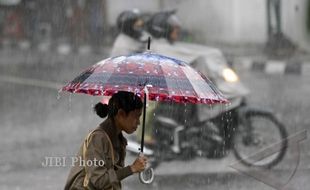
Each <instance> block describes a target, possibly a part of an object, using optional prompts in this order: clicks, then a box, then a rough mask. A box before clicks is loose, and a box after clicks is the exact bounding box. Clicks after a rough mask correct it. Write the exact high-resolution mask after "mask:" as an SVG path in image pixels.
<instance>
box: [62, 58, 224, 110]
mask: <svg viewBox="0 0 310 190" xmlns="http://www.w3.org/2000/svg"><path fill="white" fill-rule="evenodd" d="M145 86H147V91H148V97H147V98H148V99H149V100H154V101H173V102H178V103H203V104H213V103H226V102H227V100H226V99H225V98H224V97H223V95H222V94H221V93H220V92H219V91H218V90H217V89H216V87H215V86H214V85H213V84H212V82H211V81H210V80H208V79H207V77H206V76H204V75H202V74H201V73H199V72H198V71H195V70H194V69H193V68H192V67H190V66H189V65H188V64H186V63H185V62H183V61H180V60H177V59H174V58H170V57H166V56H163V55H159V54H155V53H151V52H145V53H139V54H132V55H127V56H118V57H112V58H108V59H105V60H103V61H100V62H98V63H97V64H95V65H93V66H91V67H90V68H88V69H87V70H85V71H84V72H83V73H82V74H80V75H79V76H78V77H76V78H75V79H74V80H73V81H71V82H70V83H68V84H67V85H65V86H64V87H63V88H62V89H61V90H62V91H68V92H72V93H85V94H89V95H94V96H111V95H113V94H114V93H116V92H117V91H129V92H134V93H136V94H139V95H140V96H141V97H143V96H144V94H145V93H144V88H145Z"/></svg>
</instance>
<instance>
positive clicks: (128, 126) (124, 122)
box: [119, 109, 142, 134]
mask: <svg viewBox="0 0 310 190" xmlns="http://www.w3.org/2000/svg"><path fill="white" fill-rule="evenodd" d="M119 111H120V117H119V122H120V125H121V126H120V127H121V130H122V131H125V132H126V133H127V134H132V133H133V132H135V131H136V130H137V128H138V125H139V124H140V117H141V115H142V109H136V110H133V111H131V112H129V113H128V114H126V113H125V112H124V111H123V110H119Z"/></svg>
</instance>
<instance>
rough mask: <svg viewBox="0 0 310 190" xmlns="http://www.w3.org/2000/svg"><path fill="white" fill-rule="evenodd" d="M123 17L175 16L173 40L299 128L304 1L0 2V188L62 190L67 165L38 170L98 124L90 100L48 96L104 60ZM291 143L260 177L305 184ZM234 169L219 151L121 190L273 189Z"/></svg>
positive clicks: (304, 154)
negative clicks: (225, 69) (202, 54)
mask: <svg viewBox="0 0 310 190" xmlns="http://www.w3.org/2000/svg"><path fill="white" fill-rule="evenodd" d="M131 9H139V10H140V11H141V12H142V13H143V14H144V15H145V16H148V15H151V14H153V13H156V12H159V11H164V10H177V12H176V15H177V17H178V18H179V19H180V21H181V23H182V31H181V32H180V39H179V40H180V41H182V42H184V43H190V44H197V46H198V45H199V47H201V46H204V47H209V48H213V49H216V51H218V52H220V55H221V56H222V57H220V58H221V59H223V61H224V62H225V64H227V65H228V66H229V67H231V68H232V69H233V70H234V71H235V72H236V74H237V75H238V78H239V79H238V80H240V81H242V83H243V84H244V85H245V86H246V87H247V88H248V89H249V91H250V94H249V95H247V101H248V104H250V105H259V106H260V107H263V108H266V109H267V108H268V109H271V110H273V113H274V115H275V116H276V117H277V118H278V120H279V121H280V122H281V123H283V124H284V126H285V129H286V130H287V132H288V135H293V134H295V133H297V132H299V131H303V130H308V129H309V123H310V118H309V114H310V111H309V110H310V100H309V95H310V88H309V84H310V77H309V76H310V75H309V72H310V54H309V51H310V39H309V31H310V1H309V0H251V1H248V0H230V1H226V0H191V1H186V0H153V1H143V0H130V1H125V0H113V1H112V0H57V1H51V0H0V56H1V59H0V89H1V93H0V145H1V146H0V174H1V178H0V189H3V190H5V189H63V186H64V184H65V180H66V178H67V174H68V172H69V169H70V166H68V165H66V166H63V167H43V166H42V164H41V163H42V162H44V160H45V157H53V156H54V157H70V156H74V155H75V154H76V152H77V150H78V148H79V146H80V144H81V142H82V141H83V139H84V137H85V135H86V134H87V133H88V132H89V131H90V130H92V129H93V128H95V127H96V126H97V125H98V124H99V123H100V122H101V120H100V118H98V117H97V116H96V115H95V114H94V113H93V111H92V107H93V105H94V104H96V103H97V102H98V101H99V100H100V98H99V97H89V96H85V95H69V94H66V93H64V94H59V93H58V90H59V88H60V87H61V86H62V85H64V84H65V83H67V82H69V81H70V80H72V79H73V78H74V77H75V76H77V75H78V74H79V73H80V72H81V71H82V70H83V69H85V68H87V67H89V66H91V65H93V64H94V63H96V62H98V61H100V60H102V59H105V58H107V57H109V56H110V53H111V49H112V47H113V43H114V41H115V39H116V37H117V36H118V34H119V33H120V31H119V30H118V28H117V25H116V19H117V17H118V15H119V14H120V13H121V12H122V11H124V10H131ZM151 49H152V47H151ZM161 53H162V52H161ZM177 58H178V57H177ZM179 58H180V59H181V57H179ZM299 145H300V149H299V150H298V151H297V152H296V150H295V151H292V150H290V146H289V147H288V151H287V154H286V155H285V157H284V158H283V160H282V161H281V162H280V163H279V164H278V165H277V166H275V167H274V168H273V169H272V170H268V172H270V173H272V174H274V175H276V176H277V177H278V178H277V179H278V180H279V181H280V182H281V183H283V184H286V183H287V187H288V188H290V189H306V187H307V185H310V184H309V180H308V179H309V174H310V162H309V161H310V146H309V140H308V139H305V140H303V141H301V142H300V143H299ZM296 154H298V156H300V157H298V159H297V160H296V159H295V158H296V157H295V155H296ZM132 158H133V156H132V155H129V161H128V162H130V161H131V160H132ZM234 161H235V158H234V156H233V155H232V153H228V155H227V156H225V157H223V158H219V159H206V158H195V159H191V160H188V161H184V160H183V161H176V160H172V161H170V162H163V163H162V164H161V165H160V166H159V167H158V168H157V169H156V179H155V182H154V183H153V184H152V185H150V186H147V185H142V184H140V182H139V180H138V177H137V176H134V177H130V178H128V179H126V180H125V181H124V183H123V184H124V189H150V188H151V189H194V188H195V189H260V190H261V189H274V188H272V187H270V186H269V185H266V184H265V183H263V182H261V181H259V180H255V179H253V178H251V177H250V176H247V175H245V176H244V175H243V174H241V173H239V172H238V171H236V170H234V169H232V168H231V167H229V165H230V164H231V163H233V162H234ZM295 166H296V167H297V170H296V167H295ZM292 174H295V175H294V176H292V177H291V175H292Z"/></svg>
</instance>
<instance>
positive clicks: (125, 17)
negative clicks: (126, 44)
mask: <svg viewBox="0 0 310 190" xmlns="http://www.w3.org/2000/svg"><path fill="white" fill-rule="evenodd" d="M138 20H141V22H142V26H140V27H135V26H134V25H135V23H136V22H137V21H138ZM116 22H117V28H118V29H119V31H120V32H122V33H124V34H126V35H128V36H130V37H132V38H135V39H139V38H140V37H141V35H142V31H143V20H142V18H141V14H140V11H139V10H136V9H134V10H127V11H123V12H122V13H121V14H120V15H119V16H118V18H117V21H116Z"/></svg>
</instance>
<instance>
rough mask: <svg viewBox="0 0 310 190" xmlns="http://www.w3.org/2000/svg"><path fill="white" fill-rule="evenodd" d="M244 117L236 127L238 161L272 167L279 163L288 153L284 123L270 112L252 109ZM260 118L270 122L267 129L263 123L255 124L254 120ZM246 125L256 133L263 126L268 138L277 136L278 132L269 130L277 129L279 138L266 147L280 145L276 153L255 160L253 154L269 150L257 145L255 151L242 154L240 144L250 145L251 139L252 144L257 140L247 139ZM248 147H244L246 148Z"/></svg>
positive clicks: (235, 148) (253, 165)
mask: <svg viewBox="0 0 310 190" xmlns="http://www.w3.org/2000/svg"><path fill="white" fill-rule="evenodd" d="M244 117H245V118H244V119H243V121H241V122H240V123H239V124H238V128H237V129H236V130H237V131H236V133H235V135H234V146H233V150H234V155H235V156H236V158H237V159H238V161H240V162H241V163H242V164H244V165H246V166H251V167H260V168H271V167H273V166H275V165H277V164H278V163H279V162H280V161H281V160H282V159H283V157H284V155H285V153H286V150H287V144H288V142H287V131H286V129H285V127H284V125H283V124H281V123H280V122H279V121H278V120H277V119H276V118H275V116H274V115H273V114H271V113H269V112H262V111H250V112H247V113H246V114H245V116H244ZM259 119H260V120H262V121H265V122H268V123H269V124H270V125H268V128H267V129H263V128H265V126H263V125H261V124H260V127H257V126H255V125H254V123H253V121H255V120H259ZM244 127H251V129H252V132H253V131H254V133H255V130H257V129H259V128H262V129H261V130H262V131H263V133H262V134H263V135H265V136H266V137H268V138H270V137H271V136H272V138H273V136H275V135H276V134H275V133H273V132H270V133H269V132H268V131H267V130H269V131H270V130H273V131H277V133H278V139H277V140H276V142H273V143H272V144H271V145H269V146H267V147H265V148H268V147H271V146H272V145H274V144H278V145H280V146H279V148H278V150H276V153H273V154H271V155H269V156H267V157H265V156H264V159H261V158H260V159H261V160H255V159H254V160H253V155H256V156H257V155H258V154H257V153H259V152H261V151H264V150H267V149H264V148H261V147H260V148H259V147H255V149H256V148H258V149H256V150H255V151H254V152H251V153H250V154H247V155H243V154H242V151H243V150H241V149H240V148H241V147H240V145H245V146H249V145H250V144H251V143H249V142H251V141H252V145H253V144H255V143H253V142H255V140H253V139H248V141H249V142H247V140H246V138H247V137H246V135H244V131H246V128H244ZM257 136H258V135H256V134H255V135H254V138H257ZM241 139H242V140H241ZM240 140H241V141H240ZM264 140H265V139H264ZM264 140H263V141H264ZM257 141H259V140H257ZM256 143H257V142H256ZM250 146H251V145H250ZM246 148H247V147H246ZM246 148H243V149H246ZM261 153H262V152H261ZM262 154H264V153H262ZM262 154H261V155H262ZM251 158H252V159H251ZM256 159H257V158H256ZM264 160H265V162H264ZM266 160H267V161H266Z"/></svg>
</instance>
